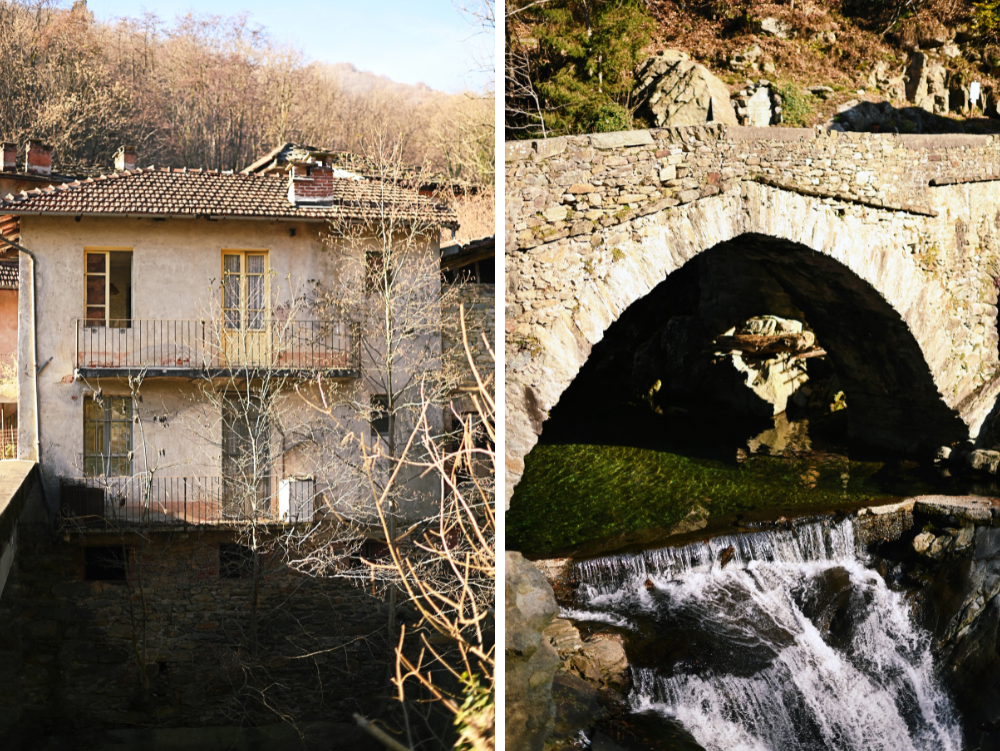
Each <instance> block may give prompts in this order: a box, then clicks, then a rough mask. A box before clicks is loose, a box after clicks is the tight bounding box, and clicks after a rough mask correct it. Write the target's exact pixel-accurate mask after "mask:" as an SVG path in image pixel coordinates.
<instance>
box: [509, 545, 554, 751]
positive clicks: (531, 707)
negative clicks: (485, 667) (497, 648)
mask: <svg viewBox="0 0 1000 751" xmlns="http://www.w3.org/2000/svg"><path fill="white" fill-rule="evenodd" d="M504 594H505V596H504V612H505V617H506V632H505V645H504V646H505V649H504V653H505V656H506V672H505V676H506V682H507V689H506V697H507V714H506V719H505V735H506V748H508V749H511V750H512V751H541V749H542V747H543V745H544V744H545V739H546V738H547V737H548V736H549V734H550V733H551V732H552V728H553V727H554V724H555V705H554V703H553V701H552V676H553V675H554V673H555V671H556V668H557V667H558V666H559V656H558V655H557V654H556V650H555V648H554V647H553V646H552V645H551V644H550V643H549V642H548V641H547V640H546V639H543V638H542V632H543V631H544V629H545V627H546V626H548V625H549V622H550V621H551V620H552V618H553V616H554V615H555V614H556V612H557V607H556V600H555V596H554V595H553V593H552V587H551V586H550V585H549V583H548V581H546V579H545V577H544V576H543V575H542V573H541V572H540V571H539V570H538V569H537V568H535V567H534V566H533V565H531V562H530V561H527V560H525V559H524V558H523V557H522V556H521V554H520V553H514V552H511V551H508V552H507V553H506V580H505V586H504Z"/></svg>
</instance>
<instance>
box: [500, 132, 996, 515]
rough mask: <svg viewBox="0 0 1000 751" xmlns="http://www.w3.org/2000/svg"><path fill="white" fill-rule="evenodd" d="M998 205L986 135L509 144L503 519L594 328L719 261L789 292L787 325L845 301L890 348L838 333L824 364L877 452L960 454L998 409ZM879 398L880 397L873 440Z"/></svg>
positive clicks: (640, 135)
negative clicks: (799, 314)
mask: <svg viewBox="0 0 1000 751" xmlns="http://www.w3.org/2000/svg"><path fill="white" fill-rule="evenodd" d="M998 206H1000V140H998V139H997V138H995V137H993V136H974V135H937V136H929V135H899V134H871V133H838V132H829V131H822V130H811V129H793V128H749V127H738V126H728V125H724V126H722V125H708V126H697V127H688V128H676V129H654V130H641V131H632V132H622V133H600V134H593V135H584V136H572V137H564V138H557V139H549V140H541V141H521V142H510V143H508V144H507V146H506V212H507V218H506V248H505V255H506V259H505V267H506V284H507V289H506V363H507V365H506V367H507V372H506V374H505V383H506V395H507V417H506V421H507V422H506V424H507V432H506V472H507V484H506V488H507V499H508V502H509V498H510V494H511V493H512V492H513V488H514V486H515V485H516V484H517V481H518V479H519V478H520V476H521V473H522V472H523V467H524V465H523V460H524V457H525V455H526V454H527V453H528V451H530V450H531V448H532V446H534V444H535V442H536V441H537V436H538V434H539V433H540V431H541V428H542V424H543V422H544V420H545V418H546V416H547V413H548V410H549V409H551V408H552V407H553V406H554V405H555V403H556V402H557V401H558V400H559V396H560V395H561V393H562V392H563V391H564V390H565V388H566V387H567V386H568V385H569V383H570V382H571V381H572V380H573V378H574V376H575V375H576V373H577V371H578V370H579V368H580V367H581V366H582V364H583V363H584V362H585V361H586V359H587V357H588V355H589V353H590V349H591V347H592V346H593V345H594V344H595V343H597V342H598V341H600V340H601V338H602V337H603V335H604V332H605V330H606V329H607V327H608V326H609V325H610V324H611V323H612V322H613V321H615V320H616V319H617V318H618V316H619V315H620V314H621V313H622V311H624V310H625V309H626V308H627V307H628V306H629V305H631V304H632V303H633V302H635V301H636V300H638V299H640V298H642V297H644V296H645V295H647V294H648V293H649V292H650V291H651V290H652V289H653V287H655V286H656V285H658V284H659V283H660V282H662V281H663V280H664V279H665V278H666V276H667V275H668V274H670V273H671V272H673V271H674V270H676V269H678V268H680V267H681V266H682V265H683V264H684V263H685V262H686V261H688V260H690V259H691V258H693V257H694V256H696V255H698V254H700V253H702V252H704V251H707V250H710V249H713V248H715V247H717V246H720V245H722V244H727V246H728V247H730V249H733V248H735V249H736V250H737V251H740V252H745V253H746V254H747V255H748V257H752V258H758V259H766V260H767V261H768V263H770V264H772V265H773V266H775V267H776V268H780V269H781V270H782V274H783V275H784V276H783V279H784V280H785V282H788V284H791V285H798V286H800V287H801V288H802V294H803V297H802V299H801V300H799V301H797V303H796V304H798V305H799V307H803V306H804V305H805V304H806V303H808V302H809V301H811V300H814V299H816V298H817V296H818V297H819V298H823V297H824V295H825V296H826V297H827V298H828V299H827V301H826V302H827V303H829V304H827V305H825V306H824V305H822V304H821V305H819V307H817V308H816V310H815V311H813V313H814V315H815V316H816V317H817V318H822V317H823V316H826V317H827V318H828V319H829V317H830V315H831V311H835V310H842V309H843V306H844V304H845V302H844V301H845V300H846V301H847V302H848V303H849V305H850V306H853V308H854V309H856V311H857V316H856V317H857V319H858V321H859V322H861V323H862V324H863V323H864V321H865V320H866V319H871V320H875V319H878V321H879V322H880V326H881V329H880V330H885V331H887V332H890V333H891V336H890V335H889V334H887V335H886V340H885V341H883V342H878V341H875V339H877V337H876V335H874V334H871V335H869V333H868V332H866V333H865V336H864V337H859V336H857V335H856V336H854V337H853V339H852V337H851V336H850V335H849V333H850V332H841V333H840V335H839V340H840V341H841V342H842V346H841V347H840V350H841V353H840V355H839V356H840V357H841V358H842V359H841V361H840V362H836V364H837V365H838V366H842V367H843V369H844V370H846V371H853V372H856V373H857V375H858V377H857V378H856V379H855V381H856V382H855V384H854V387H855V389H854V392H852V391H851V389H850V388H847V387H846V386H845V390H846V391H847V392H848V393H849V394H853V393H855V392H863V391H864V390H865V389H866V388H867V389H868V392H869V393H867V394H866V398H867V399H868V401H867V403H866V409H865V410H864V412H865V413H870V414H868V415H867V417H866V416H865V415H861V418H862V419H867V420H868V422H867V423H866V424H865V428H866V431H867V432H868V433H869V435H870V437H871V438H872V441H873V442H875V443H881V444H884V445H888V446H891V447H893V448H902V449H906V450H917V449H920V450H924V449H927V448H930V446H931V444H933V443H934V442H935V441H941V442H950V441H960V440H966V439H976V438H977V436H979V435H980V433H981V428H983V426H984V423H986V422H987V420H988V419H989V420H991V421H992V417H991V413H992V411H993V410H994V406H995V404H996V401H997V395H998V393H1000V374H998V367H997V365H998V363H997V340H998V336H997V323H996V319H997V307H996V305H997V280H998V279H1000V210H998ZM741 249H742V250H741ZM783 285H784V282H783ZM786 286H787V285H786ZM838 297H839V300H840V305H841V307H840V308H839V309H838V308H837V307H836V305H835V304H834V303H836V302H837V299H838ZM806 312H807V313H809V311H806ZM837 323H838V322H836V321H832V320H828V321H827V326H828V328H829V329H830V331H831V334H832V335H837V333H838V332H837V331H836V326H837ZM841 323H842V324H843V325H846V323H847V322H841ZM850 323H855V322H854V321H852V322H850ZM817 333H819V332H817ZM821 338H822V340H823V341H824V342H825V343H827V344H828V345H829V344H832V342H831V341H830V339H829V337H828V336H822V337H821ZM861 339H866V340H871V341H868V342H867V344H865V343H863V342H861V341H860V340H861ZM852 341H853V342H856V343H857V347H858V348H857V349H854V350H852V347H854V346H855V345H854V344H852ZM865 347H867V349H865ZM828 348H829V349H831V357H833V356H834V355H835V352H834V350H835V349H837V348H836V347H832V346H831V347H828ZM899 351H902V352H904V355H905V356H904V357H902V358H895V357H894V354H895V353H896V352H899ZM897 359H901V360H903V361H905V362H903V363H902V364H901V363H899V362H896V360H897ZM841 369H842V368H841V367H838V373H840V371H841ZM866 369H867V370H866ZM841 376H842V377H843V373H841ZM911 383H912V384H915V386H914V388H915V389H916V388H918V387H919V389H918V390H920V389H922V391H921V392H920V395H919V397H914V399H913V400H912V401H911V402H910V403H909V408H908V409H907V408H906V404H907V402H906V396H907V395H906V394H905V393H903V394H902V395H900V394H899V393H892V392H901V391H902V392H905V390H906V389H907V388H908V384H911ZM872 384H875V385H874V386H873V385H872ZM928 393H930V396H929V397H928ZM880 394H883V395H884V398H885V399H887V400H891V399H896V406H895V407H894V408H893V409H892V410H889V411H890V412H891V415H890V416H889V417H886V419H885V420H884V421H883V423H884V424H882V425H879V424H878V419H877V418H878V409H877V398H878V397H879V395H880ZM855 403H858V402H855ZM904 412H909V413H911V414H910V416H909V417H905V416H904V414H903V413H904ZM922 413H934V415H935V417H934V419H933V421H932V422H933V423H934V424H933V426H931V425H929V424H928V425H924V424H923V423H921V422H920V419H919V415H920V414H922ZM853 419H854V418H853V417H852V420H853ZM982 432H983V433H984V434H986V433H990V432H991V431H987V430H983V431H982ZM893 441H895V442H896V443H895V445H893ZM938 445H940V443H939V444H938Z"/></svg>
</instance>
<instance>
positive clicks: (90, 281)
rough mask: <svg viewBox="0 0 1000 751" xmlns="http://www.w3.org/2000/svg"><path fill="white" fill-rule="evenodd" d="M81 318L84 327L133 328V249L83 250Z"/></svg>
mask: <svg viewBox="0 0 1000 751" xmlns="http://www.w3.org/2000/svg"><path fill="white" fill-rule="evenodd" d="M83 264H84V265H83V273H84V292H83V294H84V300H83V306H84V317H85V318H86V319H87V326H90V327H102V326H107V327H110V328H119V329H123V328H131V327H132V249H131V248H86V249H85V250H84V262H83Z"/></svg>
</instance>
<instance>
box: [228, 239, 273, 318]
mask: <svg viewBox="0 0 1000 751" xmlns="http://www.w3.org/2000/svg"><path fill="white" fill-rule="evenodd" d="M267 272H268V266H267V251H266V250H223V251H222V319H223V323H224V324H225V328H226V329H227V330H229V331H261V330H263V329H264V326H265V325H266V323H267V315H268V304H267V302H268V278H267V277H268V274H267Z"/></svg>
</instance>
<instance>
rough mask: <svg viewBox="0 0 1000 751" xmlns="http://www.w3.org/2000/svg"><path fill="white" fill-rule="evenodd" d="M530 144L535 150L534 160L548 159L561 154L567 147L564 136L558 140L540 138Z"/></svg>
mask: <svg viewBox="0 0 1000 751" xmlns="http://www.w3.org/2000/svg"><path fill="white" fill-rule="evenodd" d="M531 143H532V145H533V146H534V148H535V158H536V159H548V158H549V157H550V156H555V155H556V154H561V153H563V152H564V151H565V150H566V146H567V143H566V137H565V136H562V137H560V138H542V139H540V140H538V141H532V142H531Z"/></svg>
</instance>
